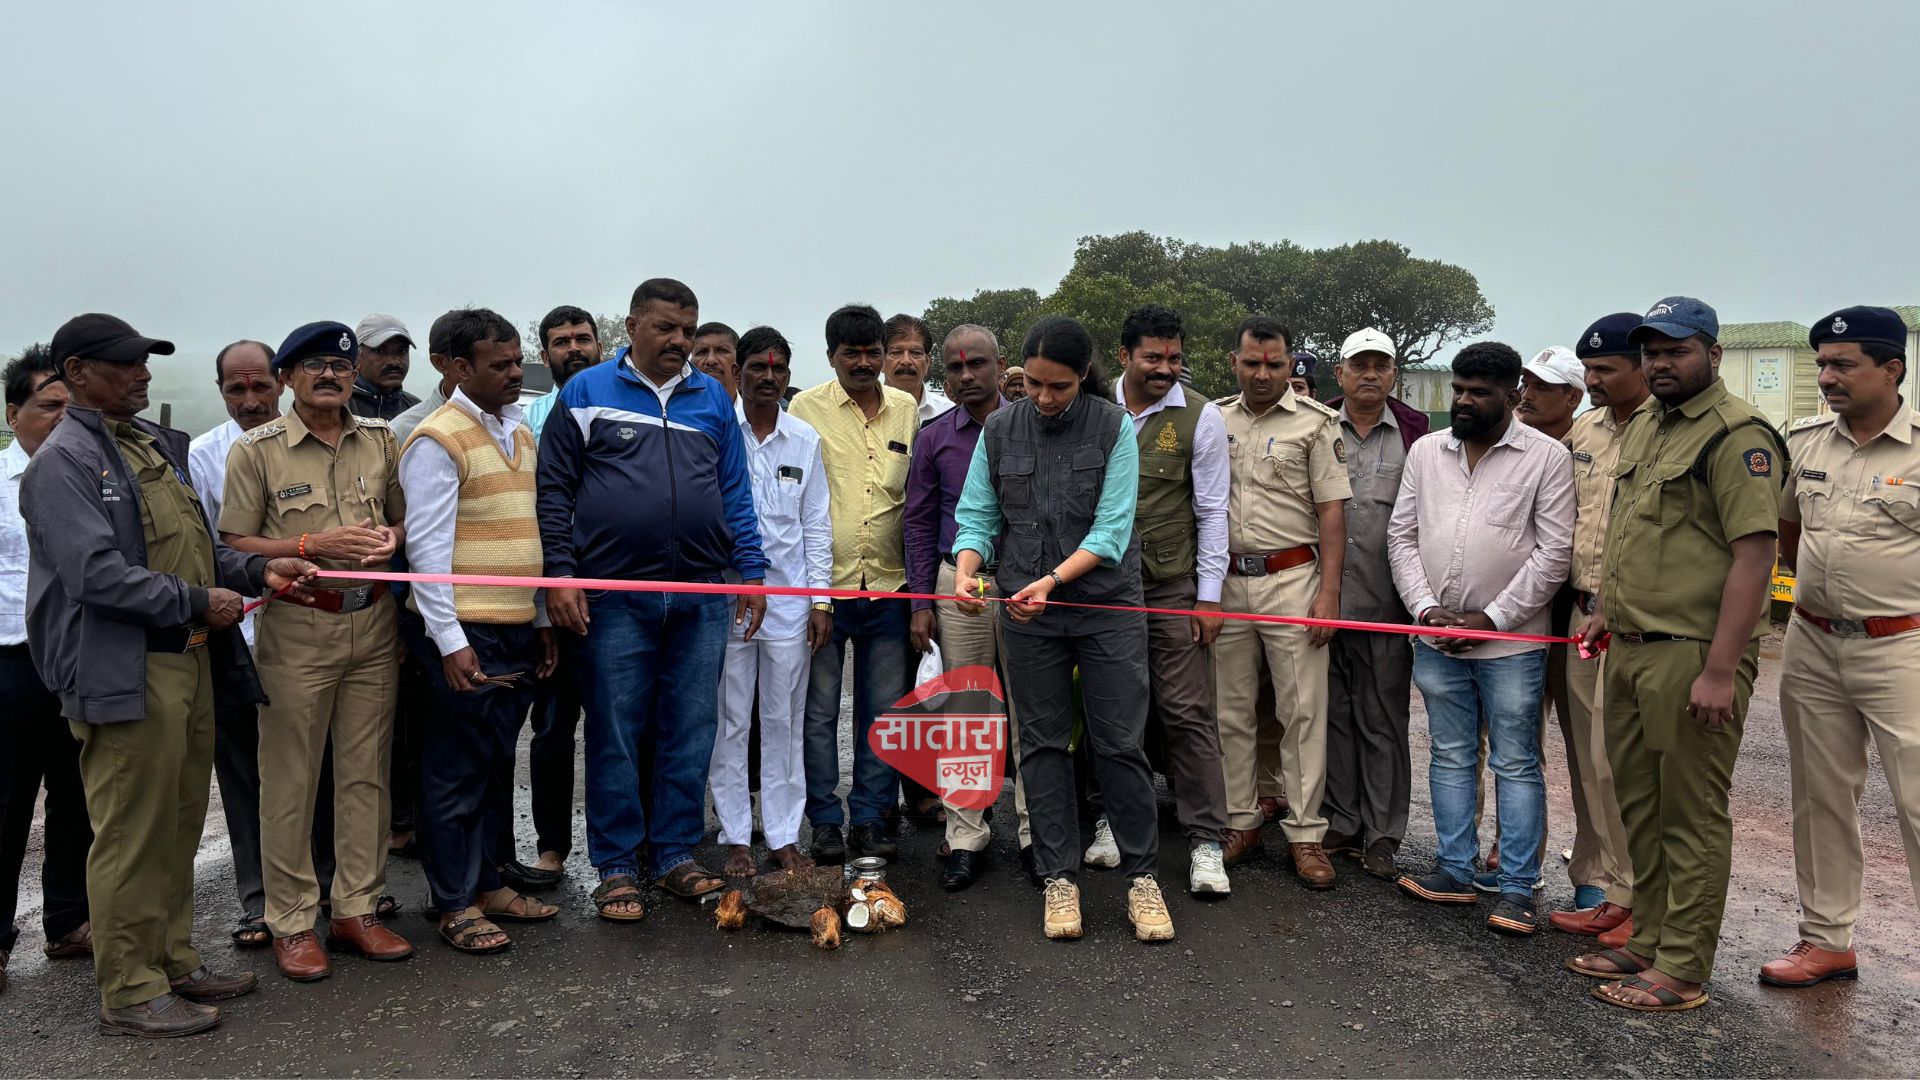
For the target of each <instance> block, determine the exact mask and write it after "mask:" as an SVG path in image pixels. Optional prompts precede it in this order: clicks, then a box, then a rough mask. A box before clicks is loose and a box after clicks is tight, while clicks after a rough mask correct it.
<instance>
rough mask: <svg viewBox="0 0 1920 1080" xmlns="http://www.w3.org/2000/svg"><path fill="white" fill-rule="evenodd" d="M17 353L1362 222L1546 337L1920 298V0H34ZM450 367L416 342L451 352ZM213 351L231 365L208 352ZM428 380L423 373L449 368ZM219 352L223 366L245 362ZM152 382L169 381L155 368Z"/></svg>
mask: <svg viewBox="0 0 1920 1080" xmlns="http://www.w3.org/2000/svg"><path fill="white" fill-rule="evenodd" d="M6 23H7V37H8V40H9V46H10V47H9V48H8V49H7V50H6V52H7V57H6V61H5V63H4V64H0V99H4V100H5V101H6V102H7V103H8V104H7V107H6V108H5V109H4V110H0V147H4V148H5V154H6V159H7V166H6V167H5V168H4V169H0V207H3V208H4V209H3V210H0V252H4V253H5V254H4V258H3V259H0V353H7V354H10V353H12V352H13V351H15V350H17V349H18V348H19V347H20V346H21V345H24V344H26V343H27V342H29V341H32V340H39V339H44V338H46V337H48V336H49V335H50V334H51V333H52V331H53V330H54V328H55V327H57V326H58V325H59V324H60V322H61V321H62V320H64V319H65V318H67V317H68V316H70V315H72V314H75V313H78V312H81V311H88V310H103V311H110V312H114V313H117V314H120V315H122V316H124V317H126V318H127V319H129V320H130V321H132V322H133V324H134V325H135V326H136V327H138V328H139V329H140V330H141V331H142V332H144V333H148V334H152V335H155V336H163V337H170V338H172V339H174V340H175V341H177V342H178V343H179V344H180V346H181V349H182V351H183V353H190V354H192V355H193V357H204V356H205V355H206V354H208V353H210V352H211V351H212V350H213V349H214V348H217V347H218V346H219V345H221V344H223V343H225V342H226V341H228V340H231V339H234V338H238V337H257V338H264V339H266V340H268V341H269V342H274V343H277V342H278V341H279V340H280V339H281V338H282V337H283V336H284V335H285V334H286V333H287V331H289V330H291V329H292V328H293V327H294V326H296V325H298V324H299V323H302V322H305V321H308V320H312V319H321V318H333V319H340V320H342V321H345V322H348V323H352V322H354V321H355V320H357V319H358V318H359V316H361V315H362V314H364V313H366V312H368V311H373V310H384V311H391V312H394V313H396V314H398V315H400V316H401V317H402V318H403V319H405V320H406V321H407V322H408V323H409V324H410V325H412V326H413V327H414V329H415V330H416V331H417V332H418V333H419V334H420V336H421V337H422V338H424V336H425V330H426V324H427V323H428V322H430V321H431V320H432V319H433V317H434V316H435V315H437V314H438V313H439V312H441V311H443V310H445V309H447V308H448V307H450V306H455V305H458V304H462V303H468V302H472V303H478V304H484V305H487V306H491V307H494V308H497V309H498V310H500V311H501V312H503V313H505V314H506V315H507V316H508V317H509V318H511V319H512V320H513V321H514V322H515V323H516V324H524V323H525V322H526V321H528V320H530V319H536V318H538V317H539V316H540V315H541V314H542V313H544V312H545V311H546V310H547V309H548V308H550V307H552V306H553V305H555V304H558V303H575V304H580V305H582V306H584V307H588V308H590V309H593V310H596V311H623V310H624V308H625V305H626V299H627V296H628V294H629V293H630V292H631V291H632V289H633V286H634V285H635V284H637V283H638V282H639V281H640V280H641V279H643V278H646V277H650V276H655V275H667V276H673V277H678V278H681V279H683V280H685V281H686V282H687V283H688V284H689V285H691V286H692V287H693V288H694V290H695V291H696V292H697V293H698V294H699V296H700V299H701V315H702V316H703V317H704V318H717V319H722V320H725V321H727V322H730V323H732V324H733V325H734V326H735V327H738V328H745V327H746V326H749V325H751V324H754V323H771V324H772V325H774V326H777V327H779V328H780V329H781V330H783V331H784V332H785V333H786V334H787V336H788V337H789V338H791V339H792V340H793V342H794V344H795V347H796V349H797V350H798V351H799V354H800V355H799V357H798V358H797V359H798V360H799V364H798V365H797V372H796V379H797V381H801V382H804V383H810V382H813V381H817V380H819V379H822V378H824V377H825V376H826V374H827V369H826V365H825V362H824V359H823V357H822V353H823V350H824V343H823V341H822V338H821V326H822V323H823V321H824V319H825V316H826V314H827V312H828V311H830V310H831V309H832V308H833V307H834V306H836V305H837V304H840V303H842V302H845V301H848V300H861V301H866V302H870V303H873V304H875V305H876V306H878V307H880V308H881V309H883V312H886V313H890V312H892V311H896V310H908V311H915V312H917V311H919V310H921V309H922V308H923V307H924V305H925V304H926V303H927V301H928V300H929V299H931V298H933V297H936V296H941V295H950V294H971V293H972V292H973V290H975V289H978V288H983V287H1010V286H1020V285H1028V286H1032V287H1034V288H1036V289H1039V290H1041V291H1042V292H1045V291H1047V290H1048V289H1050V288H1051V287H1052V286H1053V284H1054V283H1055V282H1057V281H1058V280H1059V278H1060V275H1061V274H1062V273H1063V272H1064V271H1065V270H1066V269H1067V267H1068V265H1069V263H1070V260H1071V257H1072V252H1073V244H1074V241H1075V239H1076V238H1078V237H1080V236H1083V235H1087V234H1092V233H1113V232H1122V231H1126V230H1130V229H1145V230H1148V231H1151V232H1154V233H1157V234H1161V235H1170V236H1175V237H1179V238H1182V239H1186V240H1192V241H1200V242H1205V243H1210V244H1224V243H1230V242H1234V241H1249V240H1266V241H1277V240H1282V239H1289V240H1293V241H1296V242H1298V243H1301V244H1304V245H1309V246H1325V245H1332V244H1339V243H1344V242H1347V241H1353V240H1363V239H1369V238H1389V239H1393V240H1397V241H1400V242H1403V243H1405V244H1408V245H1409V246H1410V247H1411V248H1412V249H1413V251H1414V253H1415V254H1417V255H1421V256H1426V257H1431V258H1436V259H1441V260H1445V261H1448V262H1453V263H1458V264H1460V265H1462V266H1465V267H1466V268H1468V269H1470V270H1471V271H1473V272H1474V273H1475V274H1476V275H1478V277H1479V280H1480V283H1481V286H1482V288H1483V289H1484V290H1485V292H1486V295H1487V297H1488V299H1489V300H1490V301H1491V302H1492V304H1493V306H1494V309H1495V311H1496V312H1497V313H1498V321H1497V323H1496V326H1495V330H1494V333H1495V336H1497V337H1500V338H1501V339H1502V340H1506V341H1508V342H1509V343H1511V344H1513V345H1514V346H1516V347H1517V348H1519V349H1520V350H1521V351H1523V352H1530V351H1533V350H1537V349H1539V348H1542V347H1544V346H1546V345H1549V344H1565V343H1569V342H1570V341H1571V339H1572V338H1573V337H1574V335H1576V334H1577V333H1578V332H1579V331H1580V330H1581V329H1582V328H1583V327H1584V326H1585V325H1586V324H1587V323H1588V322H1589V321H1591V320H1592V319H1593V318H1594V317H1596V316H1598V315H1600V314H1604V313H1606V312H1610V311H1615V310H1619V309H1623V308H1624V309H1644V308H1645V307H1646V306H1648V305H1649V304H1651V303H1652V302H1653V301H1654V300H1656V299H1658V298H1659V297H1660V296H1662V295H1663V294H1667V293H1673V292H1684V293H1690V294H1693V295H1697V296H1699V297H1702V298H1703V299H1706V300H1707V301H1708V302H1709V303H1712V304H1714V305H1716V306H1717V307H1718V308H1719V310H1720V314H1721V317H1722V319H1723V320H1725V321H1729V322H1732V321H1745V320H1763V319H1792V320H1795V321H1798V322H1802V323H1805V322H1809V321H1811V320H1812V319H1814V318H1817V317H1818V316H1819V315H1821V314H1824V313H1825V312H1827V311H1829V310H1831V309H1833V308H1835V307H1839V306H1841V305H1843V304H1848V303H1855V302H1872V303H1886V304H1892V303H1920V271H1916V269H1915V266H1916V263H1915V256H1916V252H1920V213H1917V212H1916V210H1915V195H1916V193H1917V192H1920V179H1916V177H1920V137H1916V132H1920V104H1917V102H1920V89H1916V86H1917V85H1920V84H1916V82H1915V80H1914V72H1913V67H1914V60H1915V54H1914V52H1913V48H1914V43H1915V42H1916V41H1920V4H1916V3H1911V2H1903V0H1890V2H1885V3H1869V2H1861V3H1851V4H1849V3H1831V4H1822V5H1807V4H1791V3H1755V2H1740V3H1731V2H1730V3H1686V4H1673V3H1652V4H1638V3H1606V4H1541V3H1513V4H1468V3H1446V4H1426V3H1420V4H1414V3H1405V4H1396V3H1333V2H1325V3H1315V4H1304V3H1288V4H1281V3H1245V4H1224V3H1223V4H1206V3H1195V4H1189V5H1171V4H1133V3H1119V2H1114V0H1098V2H1083V3H1036V2H1033V0H1023V2H1019V3H1011V4H997V3H981V2H967V3H954V4H944V5H937V6H936V5H932V4H901V3H885V4H883V3H873V4H855V3H843V4H811V3H777V4H776V3H766V4H751V3H726V4H697V3H676V4H644V3H626V2H621V3H612V2H609V3H570V2H565V0H547V2H544V3H540V4H526V3H487V2H476V0H463V2H459V3H454V2H440V0H409V2H407V3H371V2H344V0H330V2H328V3H325V4H313V5H302V6H299V7H295V6H293V5H284V4H262V3H258V2H245V3H242V2H228V0H195V2H194V3H192V4H190V5H168V4H149V3H131V2H130V3H116V4H100V3H88V2H82V0H70V2H63V3H58V4H46V3H41V4H30V5H29V4H17V5H13V6H12V7H11V8H10V10H9V12H8V15H7V19H6ZM416 364H417V367H418V368H419V369H425V367H426V365H425V363H424V358H423V357H422V358H418V359H417V361H416ZM197 377H198V376H197V375H196V378H197ZM430 379H431V376H430V374H428V375H423V376H421V377H419V378H417V379H416V380H414V381H415V382H417V383H426V382H429V381H430ZM209 382H210V378H209ZM159 396H160V395H156V397H159Z"/></svg>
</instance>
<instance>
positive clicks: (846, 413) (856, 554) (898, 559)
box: [789, 379, 920, 591]
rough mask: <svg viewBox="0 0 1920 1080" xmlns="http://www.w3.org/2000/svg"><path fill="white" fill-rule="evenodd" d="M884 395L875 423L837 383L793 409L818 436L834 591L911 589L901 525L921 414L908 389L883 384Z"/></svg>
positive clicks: (797, 400) (798, 399)
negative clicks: (824, 477)
mask: <svg viewBox="0 0 1920 1080" xmlns="http://www.w3.org/2000/svg"><path fill="white" fill-rule="evenodd" d="M880 392H881V394H882V395H883V396H882V398H881V404H880V411H879V412H878V413H875V414H874V417H873V419H871V420H869V419H867V417H866V414H865V413H864V412H862V411H861V409H860V406H859V404H858V403H856V402H855V401H854V400H853V399H852V398H850V397H848V396H847V392H846V391H845V390H844V389H842V388H841V386H840V381H839V380H838V379H835V380H833V381H832V382H828V383H825V384H822V385H820V386H816V387H814V388H813V389H811V390H803V391H801V392H800V393H799V394H797V395H795V396H794V399H793V405H792V407H791V409H790V410H789V411H790V412H791V413H792V415H793V416H794V418H795V419H798V420H804V421H806V422H807V423H808V424H810V425H812V427H813V430H814V431H816V432H818V433H819V434H820V455H821V457H822V458H823V459H824V460H825V462H826V469H827V511H828V516H829V517H830V518H831V519H832V520H833V587H834V588H836V589H880V590H890V591H898V590H900V589H904V588H905V587H906V584H907V570H906V566H907V558H906V541H905V536H904V534H903V532H902V527H901V526H902V519H903V518H904V517H905V513H906V506H907V465H908V463H909V462H910V461H911V460H912V453H913V437H914V435H915V434H916V433H918V432H919V430H920V411H919V407H918V406H917V405H916V404H914V400H913V395H911V394H908V393H907V392H906V391H904V390H895V389H894V388H893V387H891V386H882V387H881V388H880Z"/></svg>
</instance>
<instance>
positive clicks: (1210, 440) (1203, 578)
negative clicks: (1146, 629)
mask: <svg viewBox="0 0 1920 1080" xmlns="http://www.w3.org/2000/svg"><path fill="white" fill-rule="evenodd" d="M1113 396H1114V400H1116V401H1118V402H1119V403H1120V407H1121V408H1123V409H1124V408H1126V405H1127V384H1126V381H1125V380H1115V386H1114V390H1113ZM1186 404H1187V389H1186V387H1184V386H1182V385H1180V384H1179V383H1177V382H1176V383H1174V384H1173V389H1171V390H1168V391H1167V396H1166V397H1163V398H1161V399H1160V400H1159V401H1156V402H1154V403H1153V404H1151V405H1149V406H1147V407H1146V409H1145V410H1144V411H1142V412H1141V413H1140V415H1139V416H1135V417H1134V418H1133V432H1134V434H1135V435H1138V434H1139V433H1140V428H1141V427H1142V426H1143V425H1144V424H1146V422H1147V420H1148V418H1149V417H1151V416H1153V414H1154V413H1157V412H1159V411H1160V410H1161V409H1178V408H1183V407H1184V406H1185V405H1186ZM1192 459H1193V460H1192V463H1191V465H1190V466H1189V469H1190V472H1189V475H1190V476H1192V478H1193V516H1194V519H1195V525H1194V533H1195V534H1196V535H1195V541H1196V546H1197V548H1198V550H1197V551H1196V552H1195V555H1194V575H1195V577H1196V578H1197V579H1198V582H1197V584H1198V590H1197V592H1196V594H1195V596H1194V599H1195V600H1197V601H1199V602H1200V603H1203V604H1207V603H1219V602H1220V587H1221V586H1222V585H1224V584H1226V581H1227V496H1228V494H1229V493H1230V492H1231V491H1232V488H1233V472H1232V469H1231V467H1230V466H1229V465H1228V463H1227V419H1226V417H1224V416H1221V415H1220V406H1218V405H1215V404H1214V403H1213V402H1211V401H1209V402H1205V403H1203V404H1202V405H1201V406H1200V420H1199V422H1198V423H1197V424H1196V425H1195V426H1194V429H1193V454H1192Z"/></svg>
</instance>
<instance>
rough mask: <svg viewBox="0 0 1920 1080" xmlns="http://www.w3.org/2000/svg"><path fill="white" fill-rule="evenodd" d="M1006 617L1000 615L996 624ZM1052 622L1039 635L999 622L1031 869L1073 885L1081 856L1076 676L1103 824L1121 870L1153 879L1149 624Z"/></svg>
mask: <svg viewBox="0 0 1920 1080" xmlns="http://www.w3.org/2000/svg"><path fill="white" fill-rule="evenodd" d="M1002 618H1004V616H1002ZM1040 618H1041V619H1058V620H1061V622H1060V623H1059V624H1058V625H1049V626H1046V627H1043V628H1042V632H1039V633H1036V632H1034V630H1033V629H1031V628H1029V627H1030V625H1031V624H1029V625H1025V626H1023V625H1022V624H1020V623H1016V622H1013V621H1011V620H1007V621H1006V622H1004V623H1003V624H1002V627H1001V630H1002V634H1003V635H1004V637H1003V640H1004V642H1005V649H1006V652H1005V653H1004V654H1003V655H1004V656H1005V661H1004V662H1005V664H1006V668H1007V688H1008V690H1009V692H1010V694H1011V698H1012V701H1013V705H1014V708H1015V709H1017V710H1018V711H1019V715H1020V777H1021V780H1022V782H1023V783H1025V784H1026V790H1027V813H1028V815H1029V818H1030V820H1031V823H1032V829H1033V856H1034V867H1035V869H1036V871H1037V872H1038V873H1039V874H1040V876H1042V877H1048V878H1052V877H1064V878H1068V879H1075V878H1077V877H1078V876H1079V872H1080V859H1081V855H1082V854H1083V852H1084V850H1085V849H1084V846H1083V844H1082V840H1081V836H1080V814H1079V809H1078V806H1077V803H1078V801H1079V795H1078V792H1077V790H1076V788H1075V782H1074V762H1073V753H1072V751H1071V750H1069V749H1068V746H1069V743H1070V742H1071V740H1072V738H1073V717H1074V708H1073V699H1074V671H1075V669H1076V668H1078V669H1079V675H1080V678H1079V692H1080V705H1081V714H1082V716H1083V718H1084V721H1085V724H1086V734H1087V738H1086V741H1087V743H1089V744H1090V745H1091V746H1092V748H1093V769H1094V772H1095V774H1096V775H1098V776H1099V778H1100V794H1101V798H1102V801H1103V803H1104V804H1105V808H1106V814H1107V824H1108V825H1110V826H1111V827H1112V828H1113V840H1114V843H1115V844H1116V845H1117V846H1118V847H1119V848H1120V872H1121V873H1122V874H1124V875H1126V876H1128V877H1133V876H1135V875H1138V874H1151V873H1153V872H1154V866H1155V862H1156V860H1157V858H1158V855H1159V844H1160V836H1159V816H1158V810H1157V808H1156V805H1155V802H1154V794H1153V774H1152V772H1151V771H1150V770H1149V769H1148V768H1147V754H1146V751H1145V749H1143V746H1142V744H1143V741H1144V739H1145V737H1146V727H1147V701H1148V697H1149V692H1148V688H1147V669H1146V665H1145V664H1144V663H1143V661H1144V660H1145V658H1146V655H1147V617H1146V616H1145V615H1141V614H1138V613H1135V612H1127V613H1118V614H1113V613H1107V612H1085V611H1060V612H1055V611H1048V612H1046V613H1045V614H1043V615H1041V616H1040Z"/></svg>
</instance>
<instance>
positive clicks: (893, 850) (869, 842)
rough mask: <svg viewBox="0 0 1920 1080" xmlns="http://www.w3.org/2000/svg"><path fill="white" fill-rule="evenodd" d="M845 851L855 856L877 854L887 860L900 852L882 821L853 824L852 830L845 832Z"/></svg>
mask: <svg viewBox="0 0 1920 1080" xmlns="http://www.w3.org/2000/svg"><path fill="white" fill-rule="evenodd" d="M847 851H848V853H849V854H852V855H855V856H860V855H877V856H879V857H880V858H882V859H889V860H891V859H892V858H893V857H894V856H896V855H898V854H900V849H899V847H897V846H895V844H894V842H893V840H892V838H890V837H889V836H888V835H887V823H886V822H884V821H870V822H868V823H866V824H865V825H855V826H854V827H853V831H852V832H850V833H848V834H847Z"/></svg>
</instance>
